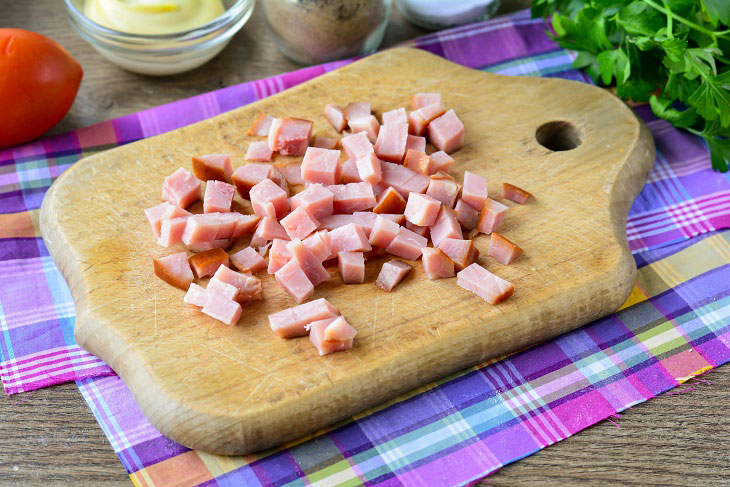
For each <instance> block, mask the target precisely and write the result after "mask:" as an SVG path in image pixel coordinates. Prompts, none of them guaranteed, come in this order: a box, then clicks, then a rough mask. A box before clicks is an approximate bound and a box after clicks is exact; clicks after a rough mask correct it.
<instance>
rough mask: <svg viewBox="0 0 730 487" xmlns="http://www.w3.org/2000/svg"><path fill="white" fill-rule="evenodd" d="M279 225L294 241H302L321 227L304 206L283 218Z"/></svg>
mask: <svg viewBox="0 0 730 487" xmlns="http://www.w3.org/2000/svg"><path fill="white" fill-rule="evenodd" d="M279 223H280V224H281V226H282V227H284V230H286V233H287V235H289V238H290V239H292V240H294V239H295V238H299V239H302V238H304V237H306V236H307V235H309V234H310V233H312V232H313V231H315V230H316V229H317V227H319V222H318V221H317V219H316V218H313V217H312V215H310V214H309V212H308V211H307V210H306V208H304V207H302V206H300V207H299V208H297V209H296V210H294V211H292V212H291V213H289V214H288V215H287V216H285V217H284V218H282V219H281V220H280V221H279Z"/></svg>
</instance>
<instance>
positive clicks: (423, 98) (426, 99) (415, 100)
mask: <svg viewBox="0 0 730 487" xmlns="http://www.w3.org/2000/svg"><path fill="white" fill-rule="evenodd" d="M434 103H435V104H436V105H441V94H440V93H416V94H414V95H411V110H418V109H420V108H423V107H427V106H429V105H433V104H434Z"/></svg>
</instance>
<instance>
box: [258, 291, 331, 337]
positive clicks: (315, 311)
mask: <svg viewBox="0 0 730 487" xmlns="http://www.w3.org/2000/svg"><path fill="white" fill-rule="evenodd" d="M339 315H340V312H339V311H338V310H337V308H335V307H334V306H332V305H331V304H330V303H329V301H327V300H326V299H324V298H319V299H315V300H314V301H310V302H309V303H305V304H301V305H299V306H294V307H293V308H287V309H283V310H281V311H278V312H276V313H273V314H270V315H269V325H271V329H272V330H273V331H274V332H275V333H276V334H277V335H279V336H280V337H281V338H295V337H301V336H305V335H306V334H307V332H308V330H307V328H306V327H307V325H309V324H310V323H313V322H315V321H319V320H325V319H333V318H336V317H338V316H339Z"/></svg>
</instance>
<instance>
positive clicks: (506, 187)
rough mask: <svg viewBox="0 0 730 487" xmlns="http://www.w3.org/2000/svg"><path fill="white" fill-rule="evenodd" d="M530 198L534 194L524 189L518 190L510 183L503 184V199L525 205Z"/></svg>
mask: <svg viewBox="0 0 730 487" xmlns="http://www.w3.org/2000/svg"><path fill="white" fill-rule="evenodd" d="M530 196H532V194H530V193H528V192H527V191H525V190H524V189H522V188H518V187H517V186H515V185H513V184H510V183H502V198H506V199H508V200H510V201H514V202H515V203H519V204H524V203H527V200H528V199H530Z"/></svg>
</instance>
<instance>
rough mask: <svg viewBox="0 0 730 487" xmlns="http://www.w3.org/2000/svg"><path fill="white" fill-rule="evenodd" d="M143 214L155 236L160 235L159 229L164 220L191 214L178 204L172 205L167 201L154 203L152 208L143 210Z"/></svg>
mask: <svg viewBox="0 0 730 487" xmlns="http://www.w3.org/2000/svg"><path fill="white" fill-rule="evenodd" d="M144 214H145V215H146V216H147V220H148V221H149V222H150V228H152V231H153V232H154V234H155V236H156V237H159V236H160V229H161V228H162V223H163V222H164V221H165V220H170V219H173V218H183V217H187V216H192V215H193V214H192V213H190V212H189V211H186V210H183V209H182V208H180V207H179V206H175V205H172V204H170V203H168V202H167V201H165V202H163V203H160V204H159V205H155V206H153V207H152V208H147V209H146V210H144Z"/></svg>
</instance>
